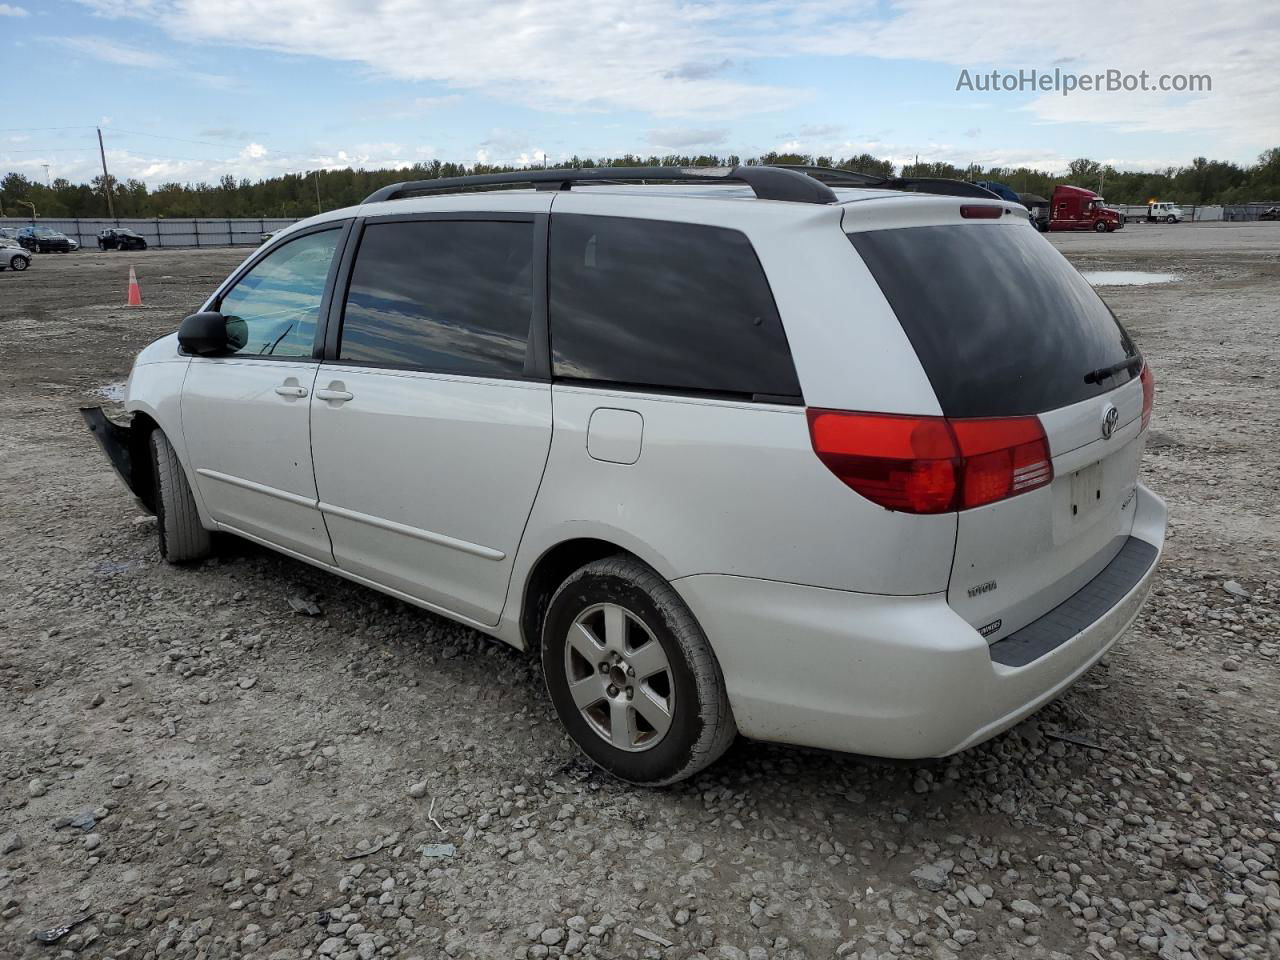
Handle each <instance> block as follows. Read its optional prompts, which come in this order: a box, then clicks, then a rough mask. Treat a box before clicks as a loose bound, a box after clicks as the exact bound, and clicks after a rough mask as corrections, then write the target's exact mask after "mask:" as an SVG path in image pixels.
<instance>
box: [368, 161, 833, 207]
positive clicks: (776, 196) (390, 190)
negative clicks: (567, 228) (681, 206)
mask: <svg viewBox="0 0 1280 960" xmlns="http://www.w3.org/2000/svg"><path fill="white" fill-rule="evenodd" d="M650 180H656V181H660V182H663V183H708V182H724V181H731V182H736V183H745V184H746V185H747V186H749V187H750V188H751V189H752V191H753V192H754V193H755V195H756V197H757V198H758V199H760V200H788V201H792V202H795V203H835V202H836V195H835V194H834V193H833V192H832V191H831V188H830V187H828V186H827V185H826V184H824V183H820V182H819V181H818V180H816V179H814V178H813V177H809V176H806V175H805V174H803V173H801V172H799V171H796V170H788V169H785V168H783V167H772V166H741V167H587V168H582V169H572V170H516V171H514V172H511V173H481V174H475V175H473V176H469V177H438V178H436V179H434V180H407V181H405V182H404V183H392V184H389V185H387V186H385V187H383V188H382V189H381V190H375V191H374V192H373V193H371V194H369V196H367V197H365V199H364V202H365V203H378V202H380V201H382V200H398V199H400V198H401V197H407V196H410V195H414V194H428V193H448V192H451V191H464V190H474V189H476V188H477V187H497V186H512V185H515V184H532V185H533V186H534V188H535V189H538V190H569V189H571V188H572V187H573V185H574V184H575V183H621V182H629V183H642V182H647V181H650Z"/></svg>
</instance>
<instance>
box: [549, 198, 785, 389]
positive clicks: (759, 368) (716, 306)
mask: <svg viewBox="0 0 1280 960" xmlns="http://www.w3.org/2000/svg"><path fill="white" fill-rule="evenodd" d="M550 294H551V304H550V313H551V351H552V367H553V372H554V374H555V376H557V377H566V378H574V379H581V380H593V381H604V382H609V383H616V384H620V385H635V386H651V387H657V388H661V389H667V390H675V391H681V392H685V391H687V392H696V393H726V394H734V395H746V396H754V395H767V396H768V397H769V398H771V399H772V398H788V399H796V400H798V399H799V396H800V384H799V383H798V382H797V381H796V372H795V366H794V365H793V363H792V361H791V351H790V349H789V348H788V346H787V338H786V335H785V334H784V333H783V330H782V321H781V319H780V318H779V317H778V310H777V308H776V307H775V306H774V303H773V294H772V293H771V291H770V290H769V283H768V281H767V280H766V279H765V276H764V271H763V270H762V269H761V268H760V261H759V260H758V259H756V254H755V250H754V249H752V247H751V243H750V241H748V240H747V238H746V236H745V235H744V234H742V233H740V232H738V231H737V230H726V229H724V228H721V227H710V226H702V225H698V224H690V223H670V222H666V221H661V220H632V219H626V218H621V217H592V216H581V215H570V214H556V215H555V216H553V217H552V218H551V249H550Z"/></svg>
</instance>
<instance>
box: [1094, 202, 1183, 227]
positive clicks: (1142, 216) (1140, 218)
mask: <svg viewBox="0 0 1280 960" xmlns="http://www.w3.org/2000/svg"><path fill="white" fill-rule="evenodd" d="M1110 206H1111V208H1112V209H1113V210H1117V211H1119V213H1120V216H1122V217H1124V222H1125V223H1181V222H1182V221H1183V220H1185V219H1186V215H1185V214H1183V212H1182V208H1181V207H1180V206H1178V205H1177V204H1176V203H1172V202H1170V201H1168V200H1163V201H1160V202H1158V203H1113V204H1110Z"/></svg>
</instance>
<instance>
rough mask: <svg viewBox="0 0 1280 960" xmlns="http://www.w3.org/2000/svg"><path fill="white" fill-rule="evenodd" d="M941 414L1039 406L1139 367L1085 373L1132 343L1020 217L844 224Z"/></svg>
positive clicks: (1094, 389) (1028, 410) (1066, 400)
mask: <svg viewBox="0 0 1280 960" xmlns="http://www.w3.org/2000/svg"><path fill="white" fill-rule="evenodd" d="M849 241H850V242H851V243H852V244H853V246H854V248H855V249H856V250H857V251H858V253H859V254H861V256H862V259H863V261H864V262H865V263H866V265H867V268H868V269H869V270H870V271H871V274H872V276H873V277H875V279H876V282H877V283H879V284H880V289H881V290H882V291H883V292H884V295H885V299H887V300H888V301H889V305H890V306H892V307H893V310H894V313H896V314H897V317H898V321H899V322H900V323H901V324H902V329H903V330H904V331H905V332H906V334H907V338H908V339H909V340H910V341H911V345H912V346H913V347H914V348H915V351H916V355H917V356H918V357H919V358H920V363H921V365H922V366H923V367H924V371H925V373H926V375H928V377H929V381H930V382H931V383H932V384H933V389H934V392H935V393H936V394H937V396H938V403H939V404H940V405H941V407H942V412H943V413H944V414H945V415H946V416H949V417H1012V416H1023V415H1027V414H1033V413H1042V412H1044V411H1046V410H1054V409H1056V408H1058V407H1065V406H1067V405H1068V404H1072V403H1079V402H1080V401H1081V400H1087V399H1089V398H1090V397H1094V396H1098V395H1099V394H1102V393H1107V392H1109V391H1111V390H1114V389H1115V388H1116V387H1118V386H1120V385H1121V384H1123V383H1127V382H1128V381H1129V380H1130V379H1132V378H1133V377H1135V376H1137V374H1138V371H1137V370H1136V369H1132V370H1130V369H1124V368H1123V367H1122V368H1121V369H1119V370H1117V371H1116V372H1115V373H1113V374H1112V375H1110V376H1106V377H1102V378H1101V380H1100V382H1094V380H1086V379H1085V378H1086V376H1087V375H1089V374H1091V373H1092V372H1094V371H1097V370H1100V369H1102V368H1104V367H1111V366H1113V365H1116V364H1118V363H1121V362H1122V361H1123V360H1125V359H1126V358H1128V357H1136V356H1137V355H1138V352H1137V350H1136V348H1135V347H1134V345H1133V343H1132V341H1131V340H1130V339H1129V336H1128V334H1127V333H1125V331H1124V329H1123V328H1122V327H1121V326H1120V324H1119V323H1118V322H1117V321H1116V318H1115V316H1114V315H1113V314H1112V313H1111V310H1110V309H1109V308H1108V307H1107V305H1106V304H1105V303H1103V302H1102V299H1101V298H1100V297H1099V296H1098V295H1097V293H1095V292H1094V290H1093V287H1091V286H1090V285H1089V282H1088V281H1087V280H1085V279H1084V277H1082V276H1080V273H1079V271H1077V270H1076V268H1075V267H1073V266H1071V264H1070V263H1068V262H1067V261H1066V259H1065V258H1064V257H1063V256H1062V254H1060V253H1058V251H1057V250H1055V249H1054V248H1053V247H1052V246H1051V245H1050V243H1049V241H1048V240H1046V239H1045V238H1044V237H1042V236H1041V235H1040V234H1039V233H1037V232H1036V231H1034V230H1031V229H1030V228H1028V227H1026V226H1015V225H1013V224H1009V225H1008V226H1004V225H995V224H991V225H979V224H972V225H965V226H961V225H955V226H940V227H906V228H899V229H895V230H869V231H866V232H863V233H854V234H850V235H849Z"/></svg>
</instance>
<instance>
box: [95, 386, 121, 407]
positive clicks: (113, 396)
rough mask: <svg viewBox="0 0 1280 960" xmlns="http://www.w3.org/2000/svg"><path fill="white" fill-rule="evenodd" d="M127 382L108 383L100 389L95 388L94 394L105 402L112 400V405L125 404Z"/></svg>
mask: <svg viewBox="0 0 1280 960" xmlns="http://www.w3.org/2000/svg"><path fill="white" fill-rule="evenodd" d="M124 388H125V382H124V381H123V380H119V381H117V382H116V383H106V384H103V385H102V386H100V387H94V388H93V392H94V394H96V395H97V396H99V397H101V398H102V399H103V400H110V401H111V402H112V403H124Z"/></svg>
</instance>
